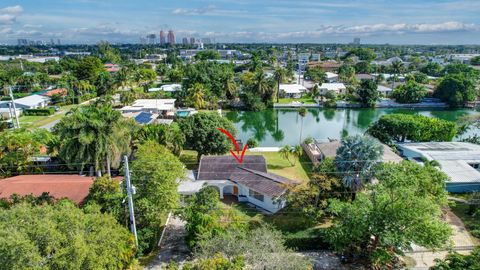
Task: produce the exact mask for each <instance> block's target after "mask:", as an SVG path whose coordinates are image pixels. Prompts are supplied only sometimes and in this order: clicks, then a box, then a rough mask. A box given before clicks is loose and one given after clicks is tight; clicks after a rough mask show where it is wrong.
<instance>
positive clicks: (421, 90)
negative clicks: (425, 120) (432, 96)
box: [392, 81, 427, 103]
mask: <svg viewBox="0 0 480 270" xmlns="http://www.w3.org/2000/svg"><path fill="white" fill-rule="evenodd" d="M426 95H427V90H426V89H425V87H424V86H423V85H421V84H419V83H417V82H415V81H408V82H407V83H406V84H403V85H400V86H398V87H397V88H396V89H395V90H393V93H392V97H393V98H394V99H395V100H396V101H397V102H399V103H418V102H420V101H422V98H424V97H425V96H426Z"/></svg>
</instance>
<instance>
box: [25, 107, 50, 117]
mask: <svg viewBox="0 0 480 270" xmlns="http://www.w3.org/2000/svg"><path fill="white" fill-rule="evenodd" d="M54 113H55V109H54V108H44V109H27V110H24V111H23V115H34V116H48V115H52V114H54Z"/></svg>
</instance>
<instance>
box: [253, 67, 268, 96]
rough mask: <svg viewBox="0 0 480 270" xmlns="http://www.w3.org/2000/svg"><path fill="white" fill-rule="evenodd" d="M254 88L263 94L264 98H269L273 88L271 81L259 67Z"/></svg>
mask: <svg viewBox="0 0 480 270" xmlns="http://www.w3.org/2000/svg"><path fill="white" fill-rule="evenodd" d="M254 89H255V91H256V92H257V93H258V94H260V95H261V96H262V100H263V101H266V100H269V98H270V97H269V93H270V91H271V90H272V87H271V84H270V81H269V80H268V78H267V75H266V74H265V72H263V70H262V69H258V70H257V72H255V76H254Z"/></svg>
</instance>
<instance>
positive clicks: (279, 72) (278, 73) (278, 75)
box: [273, 67, 287, 103]
mask: <svg viewBox="0 0 480 270" xmlns="http://www.w3.org/2000/svg"><path fill="white" fill-rule="evenodd" d="M286 76H287V71H286V70H285V69H284V68H282V67H278V68H276V69H275V72H274V73H273V77H274V78H275V80H276V81H277V93H276V96H277V103H278V99H279V95H280V83H282V82H283V81H284V80H285V77H286Z"/></svg>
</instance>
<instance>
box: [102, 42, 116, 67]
mask: <svg viewBox="0 0 480 270" xmlns="http://www.w3.org/2000/svg"><path fill="white" fill-rule="evenodd" d="M97 46H98V52H99V54H100V56H101V58H102V60H103V61H104V63H113V64H118V63H120V60H121V56H120V52H119V51H118V50H117V49H115V48H112V46H110V44H109V43H108V42H107V41H100V42H99V43H98V44H97Z"/></svg>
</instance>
